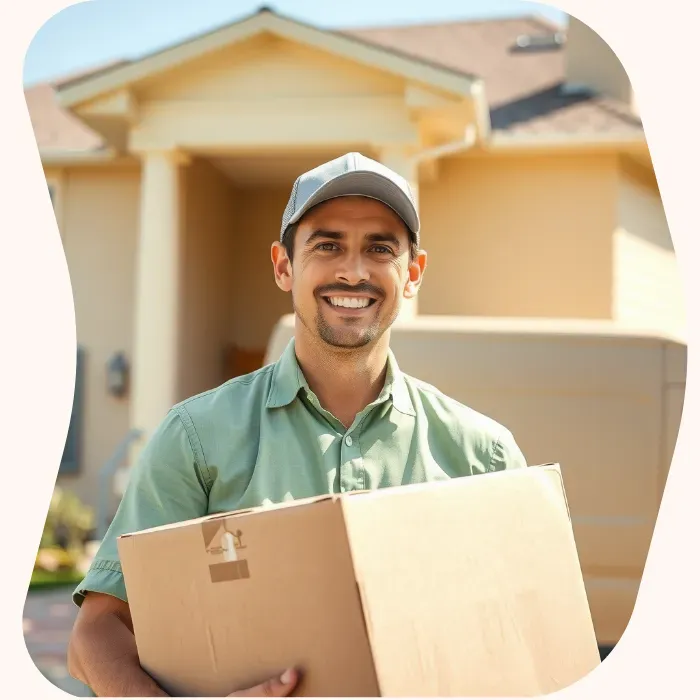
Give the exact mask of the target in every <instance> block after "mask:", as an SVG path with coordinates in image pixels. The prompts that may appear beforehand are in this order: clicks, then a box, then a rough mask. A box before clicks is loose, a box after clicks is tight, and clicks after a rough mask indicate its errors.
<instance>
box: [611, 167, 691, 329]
mask: <svg viewBox="0 0 700 700" xmlns="http://www.w3.org/2000/svg"><path fill="white" fill-rule="evenodd" d="M617 207H618V226H617V229H616V230H615V235H614V239H613V250H614V261H615V268H614V290H615V297H614V317H615V318H616V319H617V320H619V321H620V322H621V323H625V324H628V325H636V326H642V327H652V328H659V329H663V330H666V331H668V332H671V333H676V334H678V335H679V336H680V337H684V336H685V299H684V295H683V288H682V280H681V277H680V271H679V269H678V265H677V262H676V254H675V251H674V248H673V242H672V241H671V235H670V231H669V228H668V223H667V221H666V216H665V213H664V207H663V203H662V202H661V198H660V196H659V194H658V191H657V190H656V189H652V188H651V187H648V186H645V185H644V184H642V183H640V182H638V181H637V180H636V179H635V178H633V177H630V176H629V175H627V174H626V173H625V172H624V171H621V172H620V181H619V189H618V203H617Z"/></svg>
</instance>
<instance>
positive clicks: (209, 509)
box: [74, 340, 526, 605]
mask: <svg viewBox="0 0 700 700" xmlns="http://www.w3.org/2000/svg"><path fill="white" fill-rule="evenodd" d="M524 466H526V462H525V458H524V457H523V454H522V453H521V451H520V449H519V448H518V446H517V445H516V443H515V440H514V439H513V436H512V434H511V433H510V432H509V431H508V430H506V429H505V428H504V427H502V426H501V425H499V424H498V423H496V422H495V421H493V420H491V419H490V418H487V417H486V416H483V415H481V414H480V413H477V412H476V411H473V410H471V409H470V408H467V407H466V406H464V405H462V404H460V403H458V402H457V401H455V400H454V399H451V398H449V397H448V396H445V395H444V394H443V393H441V392H440V391H438V390H437V389H436V388H434V387H432V386H430V385H428V384H426V383H424V382H421V381H419V380H417V379H414V378H412V377H409V376H408V375H406V374H403V373H402V372H401V371H400V369H399V367H398V364H397V362H396V359H395V357H394V355H393V353H391V352H389V358H388V366H387V375H386V381H385V384H384V388H383V390H382V391H381V393H380V395H379V397H378V398H377V399H376V400H375V401H373V402H372V403H371V404H369V405H368V406H367V407H366V408H365V409H364V410H363V411H362V412H360V413H358V414H357V416H356V418H355V421H354V422H353V424H352V425H351V426H350V428H348V429H346V428H345V427H344V426H343V424H342V423H341V422H340V421H339V420H338V419H337V418H335V416H333V415H332V414H330V413H329V412H328V411H326V410H324V409H323V408H322V406H321V405H320V403H319V401H318V399H317V397H316V396H315V395H314V393H313V392H312V391H311V390H310V389H309V386H308V384H307V382H306V380H305V378H304V375H303V374H302V372H301V369H300V368H299V365H298V363H297V360H296V354H295V351H294V341H293V340H292V341H291V342H290V343H289V345H288V346H287V348H286V350H285V351H284V353H283V355H282V357H281V358H280V359H279V360H278V361H277V362H276V363H274V364H271V365H267V366H266V367H263V368H262V369H260V370H257V371H256V372H253V373H252V374H248V375H245V376H242V377H236V378H235V379H232V380H230V381H228V382H226V383H225V384H223V385H222V386H220V387H218V388H216V389H213V390H211V391H207V392H205V393H203V394H199V395H197V396H194V397H192V398H190V399H187V400H186V401H183V402H182V403H180V404H178V405H176V406H174V407H173V408H172V409H171V410H170V412H169V413H168V415H167V416H166V418H165V419H164V421H163V422H162V423H161V425H160V426H159V427H158V428H157V430H156V431H155V433H154V434H153V436H152V437H151V439H150V440H149V442H148V444H147V445H146V446H145V447H144V449H143V451H142V453H141V455H140V457H139V460H138V461H137V464H136V465H135V466H134V468H133V470H132V473H131V476H130V479H129V484H128V486H127V489H126V492H125V494H124V497H123V499H122V500H121V503H120V505H119V508H118V511H117V513H116V516H115V518H114V520H113V521H112V524H111V526H110V528H109V531H108V532H107V535H106V537H105V539H104V541H103V542H102V544H101V546H100V548H99V550H98V552H97V554H96V557H95V559H94V561H93V563H92V566H91V567H90V570H89V571H88V573H87V574H86V576H85V579H84V580H83V581H82V582H81V584H80V585H79V586H78V588H77V589H76V590H75V593H74V600H75V602H76V604H78V605H80V604H81V603H82V601H83V599H84V594H85V592H86V591H99V592H102V593H108V594H111V595H114V596H117V597H118V598H121V599H122V600H127V596H126V589H125V586H124V580H123V577H122V573H121V567H120V565H119V557H118V554H117V546H116V541H117V537H119V535H121V534H123V533H127V532H136V531H139V530H144V529H147V528H151V527H156V526H159V525H165V524H169V523H174V522H180V521H183V520H190V519H193V518H198V517H202V516H204V515H208V514H211V513H221V512H227V511H232V510H237V509H240V508H251V507H256V506H264V505H267V504H271V503H278V502H280V501H286V500H290V499H299V498H307V497H310V496H316V495H321V494H327V493H341V492H347V491H355V490H363V489H378V488H384V487H387V486H399V485H402V484H414V483H418V482H425V481H435V480H440V479H450V478H454V477H461V476H467V475H473V474H483V473H485V472H491V471H496V470H502V469H511V468H518V467H524Z"/></svg>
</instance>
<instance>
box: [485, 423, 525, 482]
mask: <svg viewBox="0 0 700 700" xmlns="http://www.w3.org/2000/svg"><path fill="white" fill-rule="evenodd" d="M524 467H527V461H526V459H525V455H523V453H522V451H521V450H520V448H519V447H518V445H517V443H516V442H515V438H514V437H513V434H512V433H511V432H510V431H509V430H504V431H503V433H502V435H501V437H500V438H499V439H498V441H497V442H496V444H495V445H494V448H493V454H492V456H491V471H494V472H497V471H504V470H505V469H521V468H524Z"/></svg>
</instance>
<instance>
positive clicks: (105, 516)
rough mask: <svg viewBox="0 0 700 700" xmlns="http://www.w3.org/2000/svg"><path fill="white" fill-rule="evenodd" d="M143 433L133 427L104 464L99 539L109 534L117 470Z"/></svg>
mask: <svg viewBox="0 0 700 700" xmlns="http://www.w3.org/2000/svg"><path fill="white" fill-rule="evenodd" d="M142 435H143V431H142V430H138V429H137V428H133V429H132V430H130V431H129V432H128V433H127V434H126V436H125V437H124V439H123V440H122V441H121V442H120V443H119V444H118V445H117V447H116V449H115V450H114V452H113V453H112V456H111V457H110V458H109V459H108V460H107V461H106V462H105V463H104V464H103V465H102V468H101V469H100V476H99V482H98V490H99V492H98V503H97V533H96V534H97V539H99V540H102V539H103V538H104V536H105V535H106V534H107V528H108V526H109V523H108V520H109V517H110V501H111V498H112V495H113V490H114V477H115V475H116V473H117V470H118V469H119V468H120V467H121V466H123V464H122V463H123V462H124V459H125V458H126V456H127V454H128V451H129V447H131V444H132V443H133V442H134V441H136V440H138V439H139V438H140V437H141V436H142Z"/></svg>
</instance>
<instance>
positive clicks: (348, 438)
mask: <svg viewBox="0 0 700 700" xmlns="http://www.w3.org/2000/svg"><path fill="white" fill-rule="evenodd" d="M345 444H346V445H347V446H348V447H350V446H351V445H352V438H351V437H350V436H349V435H348V436H347V437H346V438H345Z"/></svg>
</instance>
